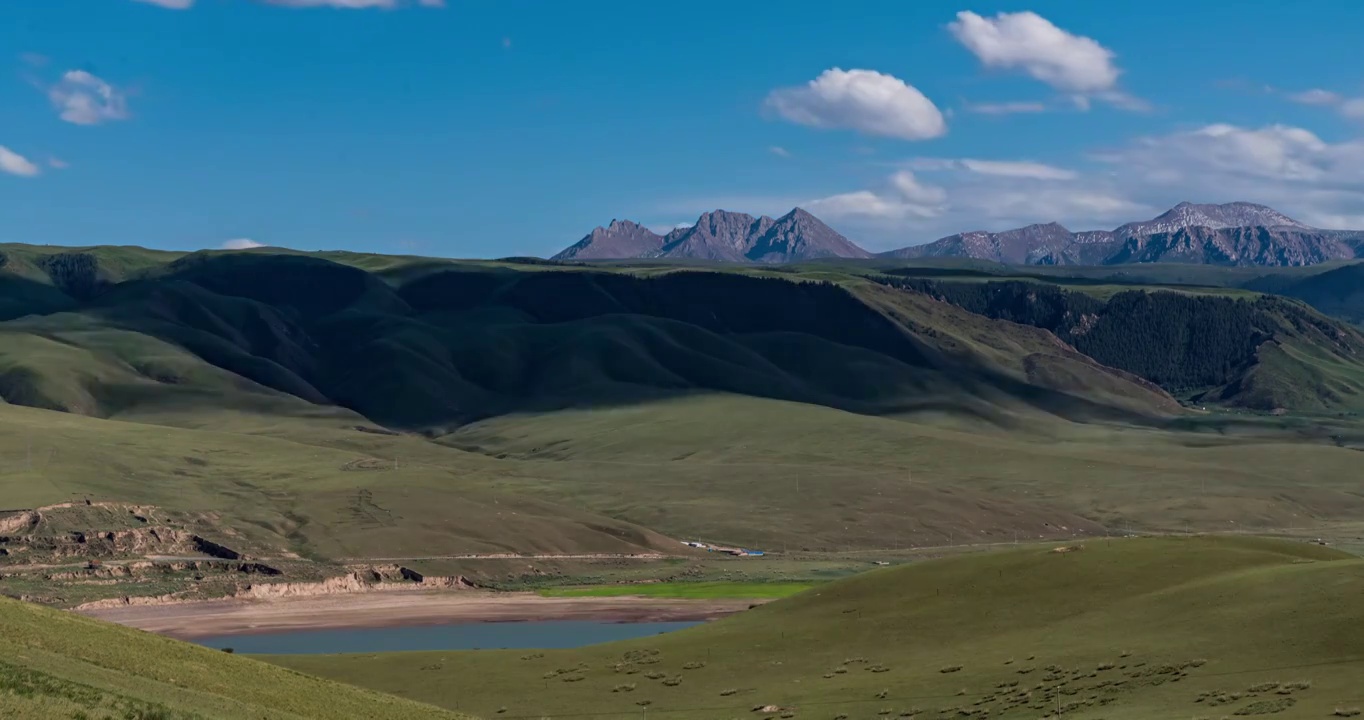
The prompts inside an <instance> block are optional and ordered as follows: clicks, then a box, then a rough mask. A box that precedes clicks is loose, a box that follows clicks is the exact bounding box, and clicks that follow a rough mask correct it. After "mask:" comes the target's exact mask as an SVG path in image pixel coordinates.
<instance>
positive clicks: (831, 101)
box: [766, 68, 947, 140]
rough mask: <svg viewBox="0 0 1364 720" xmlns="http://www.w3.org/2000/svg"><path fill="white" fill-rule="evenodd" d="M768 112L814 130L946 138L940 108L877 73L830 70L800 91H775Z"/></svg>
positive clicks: (896, 81)
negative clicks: (829, 129) (845, 130)
mask: <svg viewBox="0 0 1364 720" xmlns="http://www.w3.org/2000/svg"><path fill="white" fill-rule="evenodd" d="M766 104H767V107H768V108H770V109H771V110H772V111H774V112H776V114H777V115H779V116H780V117H782V118H783V119H785V120H787V121H789V122H793V123H797V124H799V125H807V126H810V127H816V128H826V129H828V128H845V129H850V130H856V131H859V132H862V133H865V134H868V135H879V136H884V137H893V138H899V139H901V140H926V139H929V138H935V137H939V136H941V135H943V134H944V133H946V132H947V122H946V121H945V120H944V119H943V114H942V112H941V111H940V110H938V107H937V106H936V105H934V104H933V101H932V100H929V99H928V98H927V97H925V96H924V94H923V93H921V92H919V91H918V89H916V88H915V87H914V86H912V85H909V84H906V83H905V81H903V80H901V79H899V78H897V77H895V76H893V75H887V74H884V73H879V72H876V71H875V70H842V69H840V68H831V69H829V70H825V71H824V72H823V73H821V74H820V75H819V77H817V78H815V79H814V80H811V81H810V82H808V83H806V84H805V85H802V86H798V87H788V88H779V89H777V90H773V91H772V92H771V93H769V94H768V96H767V101H766Z"/></svg>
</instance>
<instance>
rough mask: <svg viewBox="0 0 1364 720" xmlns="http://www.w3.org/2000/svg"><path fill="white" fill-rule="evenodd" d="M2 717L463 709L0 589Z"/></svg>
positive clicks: (154, 717)
mask: <svg viewBox="0 0 1364 720" xmlns="http://www.w3.org/2000/svg"><path fill="white" fill-rule="evenodd" d="M0 717H4V718H6V719H7V720H105V719H106V718H112V719H113V720H210V719H212V718H216V719H220V720H242V719H243V718H253V719H259V720H302V719H303V718H317V719H319V720H320V719H322V718H328V719H331V720H354V719H355V718H367V719H372V720H384V719H387V718H391V719H392V720H412V719H413V718H432V719H433V720H434V719H436V718H449V719H450V720H456V719H457V718H461V717H465V716H463V715H458V714H456V713H454V712H448V711H444V710H440V709H438V708H434V707H430V706H423V705H420V704H417V703H414V702H411V701H408V700H401V699H398V698H394V697H391V696H385V695H382V694H380V693H376V692H372V691H368V690H362V689H359V688H355V687H349V686H346V685H343V684H341V683H337V682H332V681H328V680H321V679H318V678H314V677H308V676H306V675H302V674H300V673H297V672H292V671H288V670H283V669H281V668H278V667H275V666H273V665H269V664H266V663H263V662H259V661H256V660H252V659H248V658H244V657H237V656H233V655H230V654H227V653H223V652H220V651H217V650H210V649H208V648H204V647H200V646H198V645H191V644H190V643H185V642H180V641H178V640H170V639H168V638H163V637H159V636H156V635H152V634H149V633H144V632H141V631H138V630H130V629H128V628H124V627H120V626H117V625H112V624H109V623H103V622H99V621H95V620H90V619H87V618H83V617H80V616H77V615H74V614H69V613H64V612H60V611H56V610H49V609H46V608H42V607H38V606H35V605H30V604H27V603H20V602H16V601H14V600H7V599H4V598H0Z"/></svg>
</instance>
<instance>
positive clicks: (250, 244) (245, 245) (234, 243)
mask: <svg viewBox="0 0 1364 720" xmlns="http://www.w3.org/2000/svg"><path fill="white" fill-rule="evenodd" d="M258 247H265V245H262V244H261V243H258V242H256V241H255V240H252V239H250V238H237V239H235V240H228V241H227V242H224V243H223V245H222V248H223V249H224V250H250V249H251V248H258Z"/></svg>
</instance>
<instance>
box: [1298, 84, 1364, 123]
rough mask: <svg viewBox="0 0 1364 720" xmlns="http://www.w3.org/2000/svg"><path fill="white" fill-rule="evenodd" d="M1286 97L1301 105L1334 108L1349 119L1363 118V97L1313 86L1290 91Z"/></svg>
mask: <svg viewBox="0 0 1364 720" xmlns="http://www.w3.org/2000/svg"><path fill="white" fill-rule="evenodd" d="M1288 99H1289V100H1292V101H1293V102H1296V103H1302V104H1303V105H1318V106H1321V107H1330V108H1335V110H1336V112H1338V113H1340V114H1341V116H1343V117H1347V118H1350V119H1351V120H1364V97H1358V98H1350V97H1345V96H1344V95H1341V94H1340V93H1336V92H1331V91H1330V90H1322V89H1320V88H1313V89H1311V90H1304V91H1302V92H1297V93H1292V94H1290V95H1289V96H1288Z"/></svg>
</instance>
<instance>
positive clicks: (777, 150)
mask: <svg viewBox="0 0 1364 720" xmlns="http://www.w3.org/2000/svg"><path fill="white" fill-rule="evenodd" d="M767 151H768V152H770V153H772V154H773V155H776V156H777V157H783V158H789V157H791V151H790V150H787V149H786V148H784V147H781V146H780V145H773V146H772V147H770V148H768V149H767Z"/></svg>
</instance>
